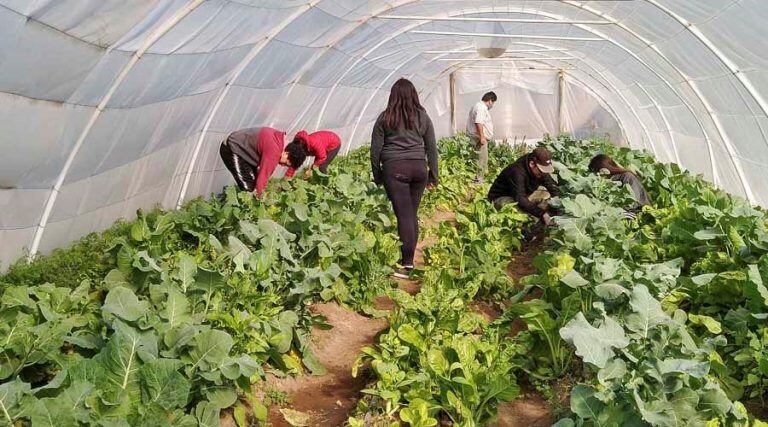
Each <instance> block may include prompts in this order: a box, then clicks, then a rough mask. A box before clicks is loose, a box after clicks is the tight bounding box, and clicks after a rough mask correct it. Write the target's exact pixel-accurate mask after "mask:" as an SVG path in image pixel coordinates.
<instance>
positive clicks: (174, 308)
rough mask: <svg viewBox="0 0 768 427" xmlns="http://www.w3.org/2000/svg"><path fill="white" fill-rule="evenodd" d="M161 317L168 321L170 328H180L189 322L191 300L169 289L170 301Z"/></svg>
mask: <svg viewBox="0 0 768 427" xmlns="http://www.w3.org/2000/svg"><path fill="white" fill-rule="evenodd" d="M160 315H161V316H162V317H163V318H164V319H165V320H167V321H168V324H169V326H171V327H173V326H178V325H181V324H185V323H187V322H188V321H189V319H190V316H189V300H188V299H187V297H186V296H185V295H184V294H183V293H181V292H179V291H177V290H176V289H174V288H171V289H169V291H168V299H167V300H166V302H165V307H164V308H163V310H162V311H161V312H160Z"/></svg>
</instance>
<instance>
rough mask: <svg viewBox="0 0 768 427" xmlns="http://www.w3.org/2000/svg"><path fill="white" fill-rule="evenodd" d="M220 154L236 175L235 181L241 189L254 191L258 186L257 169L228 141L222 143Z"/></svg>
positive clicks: (230, 170)
mask: <svg viewBox="0 0 768 427" xmlns="http://www.w3.org/2000/svg"><path fill="white" fill-rule="evenodd" d="M219 155H221V160H223V161H224V165H226V166H227V169H229V172H230V173H231V174H232V176H233V177H235V182H236V183H237V187H238V188H240V191H248V192H253V189H254V188H255V186H256V172H257V169H256V168H254V167H253V166H251V165H250V164H249V163H248V162H246V161H245V160H243V158H242V157H240V156H238V155H237V154H235V153H234V152H233V151H232V149H231V148H230V147H229V144H227V143H226V142H224V143H222V144H221V147H220V148H219Z"/></svg>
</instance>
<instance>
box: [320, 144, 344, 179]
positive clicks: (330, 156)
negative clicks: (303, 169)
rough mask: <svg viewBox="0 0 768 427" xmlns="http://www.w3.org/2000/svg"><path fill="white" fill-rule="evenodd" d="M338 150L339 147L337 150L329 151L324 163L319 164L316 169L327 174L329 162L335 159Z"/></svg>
mask: <svg viewBox="0 0 768 427" xmlns="http://www.w3.org/2000/svg"><path fill="white" fill-rule="evenodd" d="M340 149H341V147H339V148H337V149H335V150H331V151H329V152H328V157H326V158H325V161H324V162H323V164H321V165H320V166H319V167H318V169H320V172H322V173H328V165H330V164H331V162H332V161H333V159H335V158H336V156H337V155H338V154H339V150H340Z"/></svg>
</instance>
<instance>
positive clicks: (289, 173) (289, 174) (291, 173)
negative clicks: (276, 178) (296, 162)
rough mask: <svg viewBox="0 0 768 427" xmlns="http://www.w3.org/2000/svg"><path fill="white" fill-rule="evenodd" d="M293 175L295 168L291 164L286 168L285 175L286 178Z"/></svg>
mask: <svg viewBox="0 0 768 427" xmlns="http://www.w3.org/2000/svg"><path fill="white" fill-rule="evenodd" d="M294 175H296V168H294V167H293V166H291V167H289V168H288V171H287V172H285V177H286V178H293V176H294Z"/></svg>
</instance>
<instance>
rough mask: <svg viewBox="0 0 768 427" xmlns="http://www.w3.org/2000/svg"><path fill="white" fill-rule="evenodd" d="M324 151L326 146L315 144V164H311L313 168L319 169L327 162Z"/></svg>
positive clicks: (326, 155) (326, 154)
mask: <svg viewBox="0 0 768 427" xmlns="http://www.w3.org/2000/svg"><path fill="white" fill-rule="evenodd" d="M325 149H326V146H325V145H322V144H317V145H316V146H315V147H313V151H314V153H313V154H314V155H315V162H314V163H313V164H312V166H313V167H319V166H320V165H322V164H323V163H325V161H326V160H328V152H327V151H326V150H325Z"/></svg>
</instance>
